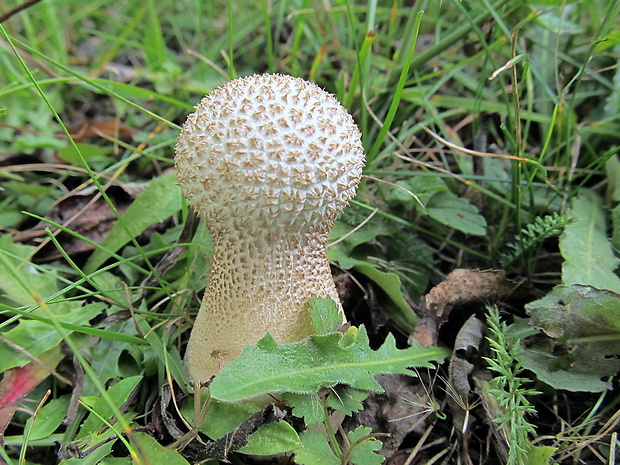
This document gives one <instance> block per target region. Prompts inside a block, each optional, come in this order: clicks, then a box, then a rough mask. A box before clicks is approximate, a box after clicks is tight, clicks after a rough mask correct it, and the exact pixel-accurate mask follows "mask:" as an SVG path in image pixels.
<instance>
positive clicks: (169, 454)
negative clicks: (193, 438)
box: [132, 433, 189, 465]
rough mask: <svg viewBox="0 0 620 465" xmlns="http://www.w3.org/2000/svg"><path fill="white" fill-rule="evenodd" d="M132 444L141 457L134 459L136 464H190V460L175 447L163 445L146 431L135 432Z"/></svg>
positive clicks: (133, 461)
mask: <svg viewBox="0 0 620 465" xmlns="http://www.w3.org/2000/svg"><path fill="white" fill-rule="evenodd" d="M132 445H133V446H134V448H135V450H136V453H137V455H138V457H139V459H140V460H139V461H137V460H135V459H134V460H132V463H133V464H135V465H144V464H145V463H152V464H166V465H189V462H188V461H187V460H185V459H184V458H183V456H182V455H181V454H179V453H178V452H177V451H176V450H175V449H168V448H167V447H164V446H162V445H161V444H160V443H158V442H157V440H156V439H155V438H154V437H152V436H149V435H148V434H146V433H133V435H132Z"/></svg>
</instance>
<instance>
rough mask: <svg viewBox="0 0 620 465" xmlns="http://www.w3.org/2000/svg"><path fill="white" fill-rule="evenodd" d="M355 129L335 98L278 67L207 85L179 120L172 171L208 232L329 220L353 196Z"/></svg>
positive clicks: (357, 152)
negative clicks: (182, 120) (281, 72)
mask: <svg viewBox="0 0 620 465" xmlns="http://www.w3.org/2000/svg"><path fill="white" fill-rule="evenodd" d="M363 163H364V155H363V148H362V145H361V142H360V133H359V130H358V128H357V126H356V125H355V122H354V121H353V118H352V117H351V116H350V115H349V113H348V112H347V111H346V110H345V108H344V107H342V105H340V103H339V102H338V100H336V98H335V97H334V96H333V95H331V94H329V93H327V92H325V91H324V90H322V89H321V88H319V87H318V86H317V85H315V84H312V83H309V82H307V81H304V80H303V79H300V78H295V77H291V76H285V75H277V74H276V75H270V74H263V75H254V76H250V77H246V78H241V79H235V80H233V81H230V82H228V83H227V84H225V85H224V86H222V87H220V88H217V89H215V90H214V91H213V92H212V93H210V94H209V95H208V96H206V97H205V98H204V99H203V100H202V102H201V103H200V104H199V105H198V106H197V107H196V111H195V112H194V113H193V114H191V115H190V116H189V117H188V119H187V121H186V123H185V124H184V126H183V130H182V132H181V134H180V136H179V139H178V142H177V146H176V158H175V164H176V167H177V178H178V180H179V184H180V185H181V188H182V190H183V193H184V194H185V196H186V197H187V198H188V199H189V201H190V203H191V204H192V205H193V206H194V208H195V209H196V211H197V212H198V214H199V215H200V216H201V217H202V218H204V220H205V222H206V223H207V226H208V227H209V229H210V230H211V232H212V233H214V234H216V233H217V231H218V230H220V231H226V230H229V231H230V230H237V231H238V230H240V229H246V230H247V229H260V228H269V227H272V225H274V224H277V225H278V227H280V228H283V230H285V231H289V232H294V231H299V230H300V229H303V228H304V224H308V223H313V222H322V223H324V224H325V225H326V227H327V228H328V229H329V228H330V227H331V224H332V223H333V221H334V220H335V218H336V217H337V216H338V214H339V213H340V212H341V210H342V209H343V208H344V207H345V206H346V205H347V203H348V201H349V199H350V198H351V197H353V196H354V195H355V191H356V188H357V184H358V182H359V180H360V177H361V175H362V168H363Z"/></svg>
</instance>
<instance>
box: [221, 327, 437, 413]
mask: <svg viewBox="0 0 620 465" xmlns="http://www.w3.org/2000/svg"><path fill="white" fill-rule="evenodd" d="M342 337H343V335H342V334H340V333H333V334H328V335H325V336H313V337H310V338H308V339H305V340H303V341H301V342H294V343H290V344H283V345H278V344H276V343H275V341H274V340H273V338H272V337H271V336H270V335H269V334H267V335H266V336H265V337H264V338H263V339H261V340H260V341H259V342H258V344H257V345H256V346H248V347H247V348H246V349H245V350H244V352H243V353H242V354H241V356H240V357H239V358H237V359H236V360H234V361H232V362H231V363H230V364H229V365H228V366H226V367H225V368H224V369H223V370H222V371H221V372H220V373H219V374H218V375H217V376H216V377H215V379H214V380H213V382H212V383H211V386H210V393H211V396H212V397H213V398H214V399H217V400H220V401H222V402H238V401H242V400H246V399H250V398H252V397H256V396H259V395H262V394H267V393H270V392H295V393H300V394H302V393H305V394H311V393H315V392H317V391H318V390H319V389H320V388H323V387H331V386H335V385H336V384H348V385H350V386H352V387H354V388H356V389H362V390H371V391H379V392H381V391H382V390H383V389H382V388H381V386H380V385H379V384H378V383H377V382H376V381H375V379H374V375H376V374H379V373H402V374H409V375H411V376H415V373H414V372H413V371H412V370H410V369H409V367H414V366H415V367H430V366H431V364H430V362H432V361H440V360H443V359H444V358H445V357H446V356H447V355H448V354H449V352H448V351H447V350H445V349H441V348H437V347H429V348H423V347H422V346H420V345H418V344H417V343H415V345H413V346H412V347H409V348H407V349H403V350H400V349H397V348H396V345H395V341H394V337H393V336H392V335H391V334H390V335H388V337H387V339H386V340H385V342H384V343H383V345H382V346H381V347H380V348H379V349H378V350H376V351H373V350H372V349H371V348H370V346H369V344H368V335H367V333H366V329H365V328H364V327H363V326H362V327H360V329H359V335H358V337H357V338H356V339H355V341H354V342H353V343H352V344H350V345H348V346H347V347H340V345H339V343H340V341H341V340H342Z"/></svg>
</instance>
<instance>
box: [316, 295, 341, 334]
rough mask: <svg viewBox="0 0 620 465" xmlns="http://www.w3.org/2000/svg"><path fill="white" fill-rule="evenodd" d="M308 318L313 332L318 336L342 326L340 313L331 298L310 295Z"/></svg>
mask: <svg viewBox="0 0 620 465" xmlns="http://www.w3.org/2000/svg"><path fill="white" fill-rule="evenodd" d="M310 319H311V321H312V327H313V328H314V332H315V333H316V334H318V335H319V336H322V335H324V334H329V333H333V332H336V331H338V330H339V329H340V327H341V326H342V314H341V313H340V312H339V311H338V307H337V306H336V303H335V302H334V301H333V299H330V298H329V297H327V298H321V297H317V296H312V297H311V298H310Z"/></svg>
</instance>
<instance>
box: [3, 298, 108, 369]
mask: <svg viewBox="0 0 620 465" xmlns="http://www.w3.org/2000/svg"><path fill="white" fill-rule="evenodd" d="M54 307H55V308H56V310H57V311H58V309H59V308H61V304H60V303H59V304H58V305H57V306H54ZM62 308H63V310H65V312H63V313H62V314H59V315H57V316H58V319H59V320H62V322H63V323H70V324H74V325H87V324H88V323H89V321H90V320H91V319H93V318H94V317H96V316H97V315H99V314H100V313H101V312H102V311H103V309H104V308H105V305H104V304H103V303H99V302H97V303H92V304H87V305H84V306H82V305H81V303H80V302H63V303H62ZM68 333H69V331H66V334H68ZM2 336H3V337H4V338H5V339H7V340H8V341H10V342H11V343H12V344H13V345H14V346H16V347H19V348H21V349H23V352H22V351H18V350H16V349H15V348H14V347H11V346H9V345H7V344H4V343H2V344H0V371H5V370H8V369H9V368H13V367H16V366H22V365H25V364H26V363H28V362H29V361H30V359H29V358H28V357H27V356H26V355H24V354H25V353H27V354H30V355H34V356H35V357H37V356H39V355H41V354H42V353H43V352H46V351H48V350H50V349H51V348H53V347H55V346H57V345H58V344H60V343H61V342H62V340H63V338H64V335H63V334H61V333H59V332H58V330H57V329H56V327H55V326H54V325H53V324H52V323H43V322H41V321H36V320H27V319H21V320H20V322H19V323H18V324H17V326H16V327H14V328H12V329H10V330H9V331H7V332H5V333H3V335H2Z"/></svg>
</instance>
